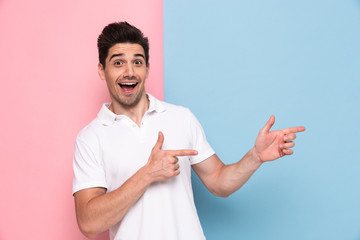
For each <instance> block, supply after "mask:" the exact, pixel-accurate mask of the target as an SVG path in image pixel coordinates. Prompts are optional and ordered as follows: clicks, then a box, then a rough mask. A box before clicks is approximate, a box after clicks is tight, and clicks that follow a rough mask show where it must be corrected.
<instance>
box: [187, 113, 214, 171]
mask: <svg viewBox="0 0 360 240" xmlns="http://www.w3.org/2000/svg"><path fill="white" fill-rule="evenodd" d="M189 113H190V117H189V118H190V124H189V126H190V134H191V137H192V143H193V149H195V150H197V151H198V155H196V156H191V157H190V163H191V164H196V163H200V162H202V161H204V160H206V159H207V158H209V157H211V156H212V155H214V154H215V151H214V150H213V149H212V148H211V146H210V144H209V143H208V142H207V140H206V136H205V133H204V130H203V128H202V127H201V125H200V123H199V121H198V120H197V119H196V117H195V116H194V115H193V114H192V113H191V112H190V111H189Z"/></svg>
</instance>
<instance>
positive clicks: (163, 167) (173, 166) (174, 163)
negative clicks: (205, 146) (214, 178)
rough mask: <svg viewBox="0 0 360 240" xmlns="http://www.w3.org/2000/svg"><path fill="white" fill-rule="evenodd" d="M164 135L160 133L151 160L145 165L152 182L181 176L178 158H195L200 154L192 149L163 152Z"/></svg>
mask: <svg viewBox="0 0 360 240" xmlns="http://www.w3.org/2000/svg"><path fill="white" fill-rule="evenodd" d="M163 143H164V134H163V133H162V132H159V137H158V140H157V142H156V143H155V146H154V147H153V149H152V151H151V154H150V157H149V160H148V162H147V164H146V165H145V168H146V169H147V171H146V172H148V173H149V175H150V178H151V182H156V181H163V180H166V179H169V178H172V177H175V176H177V175H179V174H180V170H179V167H180V165H179V163H178V161H179V159H178V158H177V157H178V156H194V155H197V154H198V152H197V151H196V150H192V149H181V150H162V146H163Z"/></svg>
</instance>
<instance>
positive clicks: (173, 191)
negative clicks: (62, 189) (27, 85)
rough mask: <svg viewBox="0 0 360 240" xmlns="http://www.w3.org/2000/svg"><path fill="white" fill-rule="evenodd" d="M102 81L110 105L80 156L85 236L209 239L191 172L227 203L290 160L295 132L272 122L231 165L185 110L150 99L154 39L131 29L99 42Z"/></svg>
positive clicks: (111, 29)
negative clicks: (271, 167)
mask: <svg viewBox="0 0 360 240" xmlns="http://www.w3.org/2000/svg"><path fill="white" fill-rule="evenodd" d="M98 49H99V65H98V71H99V76H100V78H101V79H103V80H105V81H106V84H107V87H108V90H109V93H110V97H111V104H104V105H103V106H102V108H101V110H100V112H99V114H98V116H97V118H95V119H94V120H93V121H92V122H91V123H90V124H89V125H88V126H87V127H86V128H84V129H83V130H82V131H81V132H80V133H79V135H78V137H77V140H76V147H75V154H74V183H73V194H74V198H75V207H76V216H77V221H78V225H79V228H80V230H81V231H82V233H83V234H84V235H86V236H87V237H90V238H91V237H95V236H96V235H98V234H99V233H101V232H103V231H106V230H107V229H110V238H111V239H126V240H131V239H156V240H159V239H164V240H165V239H166V240H172V239H184V240H189V239H195V240H197V239H205V237H204V234H203V231H202V229H201V226H200V222H199V219H198V216H197V213H196V209H195V204H194V200H193V193H192V188H191V177H190V174H191V168H192V169H193V170H194V171H195V172H196V174H197V175H198V176H199V178H200V179H201V181H202V182H203V183H204V184H205V186H206V187H207V188H208V189H209V191H211V192H212V193H213V194H215V195H217V196H221V197H227V196H229V195H230V194H232V193H233V192H235V191H236V190H237V189H239V188H240V187H241V186H242V185H243V184H244V183H245V182H246V181H247V180H248V179H249V178H250V176H251V175H252V174H253V173H254V172H255V171H256V169H258V168H259V167H260V166H261V164H262V163H264V162H267V161H272V160H275V159H277V158H279V157H282V156H285V155H291V154H292V153H293V151H292V150H291V149H290V148H292V147H293V146H294V142H293V140H294V139H295V137H296V135H295V133H296V132H301V131H304V130H305V128H304V127H293V128H287V129H283V130H277V131H270V128H271V127H272V125H273V124H274V121H275V118H274V116H271V118H270V120H269V121H268V122H267V123H266V125H265V127H264V128H263V129H261V130H260V132H259V135H258V137H257V139H256V141H255V145H254V147H253V148H252V149H251V150H250V151H249V152H248V153H247V154H246V155H245V156H244V157H243V158H242V159H241V160H240V161H239V162H237V163H234V164H231V165H224V164H223V163H222V162H221V160H220V159H219V158H218V157H217V155H216V154H215V153H214V151H213V150H212V148H211V147H210V146H209V144H208V143H207V141H206V138H205V135H204V133H203V130H202V128H201V126H200V124H199V122H198V121H197V120H196V118H195V117H194V116H193V115H192V113H191V112H190V111H189V110H188V109H186V108H183V107H180V106H174V105H171V104H168V103H165V102H161V101H159V100H157V99H155V98H154V97H153V96H151V95H150V94H147V93H146V92H145V80H146V78H147V76H148V73H149V68H150V64H149V45H148V39H147V38H145V37H144V36H143V34H142V33H141V31H140V30H138V29H137V28H135V27H134V26H131V25H129V24H128V23H126V22H120V23H112V24H109V25H108V26H106V27H105V28H104V30H103V31H102V33H101V35H100V36H99V38H98Z"/></svg>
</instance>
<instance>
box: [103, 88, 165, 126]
mask: <svg viewBox="0 0 360 240" xmlns="http://www.w3.org/2000/svg"><path fill="white" fill-rule="evenodd" d="M147 96H148V99H149V102H150V104H149V109H148V110H147V111H146V113H151V112H157V113H160V112H164V111H165V110H166V109H165V106H164V104H163V103H162V102H161V101H159V100H158V99H156V98H155V97H153V96H152V95H151V94H149V93H147ZM109 106H110V103H104V104H103V105H102V107H101V109H100V111H99V113H98V115H97V118H98V119H99V120H100V122H101V123H102V124H104V125H107V126H108V125H111V124H113V123H114V122H115V121H116V120H118V119H121V118H123V117H125V115H116V114H115V113H113V112H112V111H111V110H110V109H109ZM146 113H145V114H146Z"/></svg>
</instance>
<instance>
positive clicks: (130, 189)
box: [74, 132, 197, 238]
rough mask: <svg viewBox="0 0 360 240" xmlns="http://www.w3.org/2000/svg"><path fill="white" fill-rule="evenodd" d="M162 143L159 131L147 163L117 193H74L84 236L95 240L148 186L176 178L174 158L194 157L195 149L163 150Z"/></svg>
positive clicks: (97, 190) (175, 161)
mask: <svg viewBox="0 0 360 240" xmlns="http://www.w3.org/2000/svg"><path fill="white" fill-rule="evenodd" d="M163 142H164V135H163V134H162V133H161V132H159V137H158V140H157V142H156V144H155V146H154V147H153V149H152V152H151V154H150V157H149V160H148V162H147V164H146V165H145V166H144V167H142V168H140V169H139V170H138V171H137V172H136V173H135V174H134V175H133V176H132V177H130V178H129V179H128V180H127V181H126V182H125V183H124V184H122V185H121V186H120V187H119V188H117V189H116V190H114V191H112V192H109V193H106V189H104V188H88V189H83V190H80V191H78V192H76V193H75V194H74V197H75V208H76V217H77V222H78V225H79V228H80V230H81V232H82V233H83V234H84V235H85V236H87V237H89V238H94V237H96V236H97V235H98V234H100V233H102V232H104V231H106V230H108V229H109V228H110V227H112V226H114V225H115V224H117V223H118V222H120V221H121V220H122V219H123V218H124V216H125V215H126V213H127V211H128V210H129V209H130V208H131V206H133V205H134V204H135V203H136V201H137V200H138V199H139V198H140V197H141V196H142V195H143V194H144V192H145V191H146V189H147V187H148V186H149V185H150V184H151V183H153V182H157V181H163V180H166V179H170V178H172V177H175V176H177V175H179V174H180V171H179V164H178V159H177V157H176V156H189V155H196V154H197V151H195V150H186V149H184V150H162V145H163Z"/></svg>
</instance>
